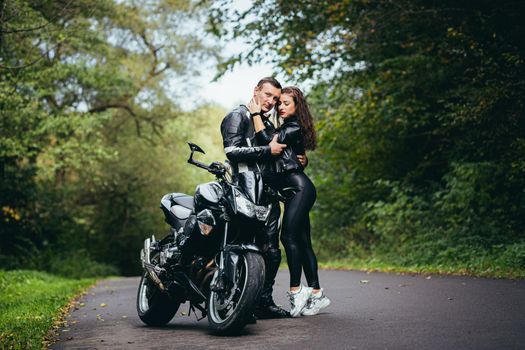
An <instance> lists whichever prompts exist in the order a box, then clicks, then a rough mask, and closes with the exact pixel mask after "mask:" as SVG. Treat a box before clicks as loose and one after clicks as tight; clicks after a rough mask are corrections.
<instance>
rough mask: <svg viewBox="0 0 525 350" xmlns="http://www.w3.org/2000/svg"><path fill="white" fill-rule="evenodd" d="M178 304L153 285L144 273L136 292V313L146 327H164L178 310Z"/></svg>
mask: <svg viewBox="0 0 525 350" xmlns="http://www.w3.org/2000/svg"><path fill="white" fill-rule="evenodd" d="M179 306H180V303H178V302H175V301H173V300H172V299H171V298H170V297H169V296H168V295H166V294H165V293H163V292H162V291H161V290H160V289H159V288H158V287H157V286H156V285H155V283H153V282H152V281H151V280H150V279H149V277H148V273H147V272H144V273H143V274H142V278H141V279H140V283H139V290H138V292H137V313H138V315H139V318H140V319H141V320H142V322H144V323H145V324H147V325H148V326H164V325H165V324H167V323H168V322H169V321H171V319H172V318H173V316H175V313H176V312H177V310H178V309H179Z"/></svg>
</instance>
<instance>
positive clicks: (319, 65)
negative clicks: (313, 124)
mask: <svg viewBox="0 0 525 350" xmlns="http://www.w3.org/2000/svg"><path fill="white" fill-rule="evenodd" d="M524 13H525V2H523V1H501V2H497V3H495V2H491V1H477V2H470V1H459V2H458V1H440V2H428V1H414V0H406V1H387V0H378V1H365V0H357V1H350V0H346V1H344V0H343V1H300V2H295V3H292V2H282V1H255V2H253V4H252V6H251V8H249V9H248V10H247V11H246V12H244V13H239V12H236V11H234V10H233V9H231V8H228V7H227V1H217V2H215V6H214V7H213V12H212V14H211V16H210V24H211V28H212V30H213V31H214V33H215V34H217V35H220V36H223V37H226V38H234V37H238V38H244V39H245V40H247V41H248V42H251V43H252V45H253V46H252V47H253V49H252V50H249V51H246V52H243V53H241V54H240V55H238V56H236V57H231V58H230V59H228V60H226V61H225V63H224V65H223V68H224V69H225V68H228V67H232V66H234V65H235V64H236V63H238V62H256V61H269V62H271V63H273V64H274V65H275V66H276V67H277V68H278V71H279V72H280V73H283V74H286V75H287V76H289V78H290V79H292V80H293V81H295V82H296V83H297V84H298V85H299V86H301V85H304V84H309V85H313V87H312V88H311V89H310V91H309V101H310V103H311V105H312V106H313V107H314V109H315V111H316V116H317V127H318V131H319V141H320V142H319V144H320V149H319V151H318V152H316V153H314V154H312V155H311V160H312V162H311V169H310V170H309V171H311V172H312V173H313V174H314V177H315V183H316V185H317V187H318V193H319V197H318V203H317V206H316V211H315V213H314V218H315V220H314V227H315V229H316V230H315V231H316V232H317V233H321V235H320V236H319V235H317V237H318V240H319V241H321V242H322V243H323V244H322V245H320V246H322V247H323V249H324V252H325V254H326V255H325V256H333V255H334V253H335V254H336V255H339V256H340V257H345V256H348V255H349V254H361V255H362V256H363V257H366V256H374V254H381V255H383V256H385V255H388V256H389V257H388V259H391V261H392V260H395V261H398V262H401V263H403V264H413V263H418V262H421V263H436V264H440V263H443V262H449V263H450V262H452V263H457V264H458V265H460V266H463V267H465V266H466V267H467V268H470V267H472V266H473V265H475V264H478V262H477V261H478V260H482V259H483V257H486V256H490V257H491V258H490V259H489V260H490V261H491V262H493V263H495V264H496V263H497V264H501V266H505V268H507V267H509V268H510V269H512V268H517V269H521V270H522V271H523V268H524V266H525V260H524V259H523V257H524V256H525V243H524V239H525V237H524V228H525V222H524V219H523V218H524V217H525V216H524V215H523V208H524V206H523V204H524V201H525V194H524V192H523V190H522V189H523V187H524V185H525V183H524V181H525V180H524V179H525V177H524V176H523V175H524V170H525V167H524V164H525V158H524V154H525V153H524V152H523V142H524V141H523V140H524V139H525V125H524V120H525V119H524V114H523V112H524V108H523V106H524V103H525V100H524V96H525V94H524V93H525V84H524V78H523V77H524V76H525V75H524V73H525V72H524V69H525V61H524V59H525V57H524V56H525V54H524V52H525V47H524V41H523V40H522V39H521V38H522V36H523V34H525V25H523V21H522V20H521V17H522V16H523V14H524ZM230 23H234V25H229V24H230ZM333 232H336V233H337V234H334V233H333ZM319 237H320V238H319ZM328 254H330V255H328ZM502 256H505V258H504V259H503V258H501V259H503V260H505V262H503V261H502V260H501V259H500V257H502ZM478 257H481V258H480V259H478ZM498 259H499V260H498ZM495 260H498V261H496V262H495ZM479 264H481V263H479ZM479 264H478V265H479ZM478 267H479V266H478ZM480 268H481V269H485V268H490V267H487V266H482V267H480Z"/></svg>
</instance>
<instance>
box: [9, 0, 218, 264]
mask: <svg viewBox="0 0 525 350" xmlns="http://www.w3.org/2000/svg"><path fill="white" fill-rule="evenodd" d="M202 15H203V12H202V10H200V9H198V8H196V7H195V6H194V5H193V3H192V2H191V1H189V0H188V1H169V0H158V1H153V0H152V1H124V2H123V1H98V0H95V1H91V0H85V1H83V0H82V1H65V0H64V1H52V2H50V1H24V0H5V1H2V2H1V3H0V175H1V184H0V186H1V193H2V195H1V198H0V207H1V208H2V212H1V218H0V242H1V245H0V260H1V264H2V266H3V267H13V266H19V265H20V264H25V265H30V264H33V265H35V264H36V265H37V266H36V267H41V268H46V267H48V268H49V266H48V265H49V264H50V261H49V259H47V254H50V255H51V256H55V255H56V254H54V253H56V252H57V251H60V252H61V254H62V255H67V254H66V252H64V249H66V248H68V249H70V250H71V252H72V254H80V253H82V252H83V251H84V252H85V254H87V256H88V258H89V256H91V255H98V256H102V254H98V251H97V250H98V249H102V248H100V247H91V248H90V249H87V248H89V246H88V245H87V244H88V242H87V241H86V240H85V237H90V235H93V234H96V235H103V234H107V233H108V231H110V229H111V227H103V226H100V225H99V226H96V225H95V223H96V222H99V221H102V222H104V221H105V220H106V218H105V216H110V215H112V213H111V210H109V209H108V210H109V211H108V212H101V211H100V210H99V211H97V210H96V208H98V207H100V206H101V205H102V204H101V203H100V202H97V200H99V199H100V195H99V194H98V193H97V191H99V190H101V189H104V188H107V187H108V186H109V185H108V184H114V185H115V186H116V187H117V188H118V187H124V186H126V185H125V183H129V184H130V186H128V187H127V190H130V191H133V190H134V191H137V190H139V191H140V193H141V196H142V197H145V196H146V193H147V192H148V190H150V189H151V188H144V187H140V186H142V183H140V181H138V182H137V183H134V184H133V185H131V184H132V183H133V181H128V180H129V179H128V178H126V177H125V176H126V174H130V173H139V174H140V173H141V172H145V171H147V169H145V167H146V166H147V165H148V163H142V164H139V163H135V165H136V166H137V168H136V169H130V168H131V166H132V165H133V163H132V162H131V161H130V160H129V159H128V158H123V156H122V155H123V154H126V155H128V156H129V157H133V155H130V154H129V153H128V152H127V150H128V149H136V150H137V151H138V150H140V151H145V152H147V148H146V147H144V146H138V145H142V144H144V143H146V142H148V143H149V144H150V145H151V147H160V146H159V140H162V139H163V138H165V133H166V131H165V126H166V125H167V124H169V123H170V122H171V121H172V120H174V119H179V118H180V117H182V118H191V117H192V116H193V115H192V114H191V113H190V114H188V113H186V114H185V113H183V112H182V111H181V110H180V108H179V107H178V105H177V98H178V96H177V95H176V94H177V93H180V94H184V93H188V91H186V90H185V89H184V87H185V85H186V84H184V83H185V81H186V80H187V77H188V76H191V75H192V74H198V69H199V65H198V64H197V63H198V62H200V61H201V60H203V59H211V60H213V59H215V57H216V48H215V47H214V46H213V44H210V43H209V42H206V40H205V39H203V36H202V35H199V33H198V30H190V29H188V28H191V27H193V28H196V26H197V24H198V23H199V21H200V20H201V18H202ZM177 84H180V85H181V86H182V87H181V88H180V89H179V90H177V89H174V88H172V86H177ZM108 165H111V166H112V167H113V169H115V170H114V172H113V173H112V172H110V171H108V169H109V168H110V167H109V166H108ZM126 169H127V170H126ZM126 171H127V172H126ZM134 178H138V179H141V177H140V176H135V177H134ZM115 193H116V194H115V196H116V197H118V195H119V192H118V191H116V192H115ZM93 199H95V201H94V200H93ZM134 205H138V204H134ZM132 215H133V218H134V219H135V216H134V215H135V213H133V214H132ZM106 222H108V223H109V222H110V221H109V220H106ZM95 226H96V229H98V230H100V231H97V232H95V233H93V227H95ZM108 237H109V239H110V237H111V236H109V235H108ZM126 253H127V252H126ZM39 254H40V255H41V258H35V257H36V256H38V255H39ZM82 254H84V253H82ZM108 261H109V260H108ZM109 262H112V263H113V262H114V261H109ZM127 262H129V261H126V263H127Z"/></svg>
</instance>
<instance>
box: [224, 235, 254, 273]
mask: <svg viewBox="0 0 525 350" xmlns="http://www.w3.org/2000/svg"><path fill="white" fill-rule="evenodd" d="M245 252H257V253H261V250H260V249H259V248H258V247H257V246H256V245H254V244H228V245H226V247H224V270H223V276H224V277H226V278H227V279H228V280H229V281H230V282H233V281H235V275H236V273H237V265H238V264H239V255H241V254H243V253H245Z"/></svg>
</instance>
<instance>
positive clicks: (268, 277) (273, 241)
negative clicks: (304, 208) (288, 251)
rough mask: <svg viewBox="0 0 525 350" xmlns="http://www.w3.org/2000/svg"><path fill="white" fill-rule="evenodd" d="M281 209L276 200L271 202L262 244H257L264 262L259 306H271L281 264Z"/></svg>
mask: <svg viewBox="0 0 525 350" xmlns="http://www.w3.org/2000/svg"><path fill="white" fill-rule="evenodd" d="M280 216H281V207H280V206H279V201H277V199H274V200H272V209H271V211H270V215H269V217H268V224H267V225H266V227H265V228H264V232H263V236H264V237H263V240H264V244H259V247H260V248H261V249H262V251H263V257H264V262H265V270H266V272H265V279H264V285H263V289H262V291H261V296H260V299H259V304H260V305H261V306H268V305H273V304H274V302H273V299H272V292H273V285H274V283H275V276H276V275H277V271H278V270H279V265H280V264H281V250H280V249H279V218H280Z"/></svg>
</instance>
